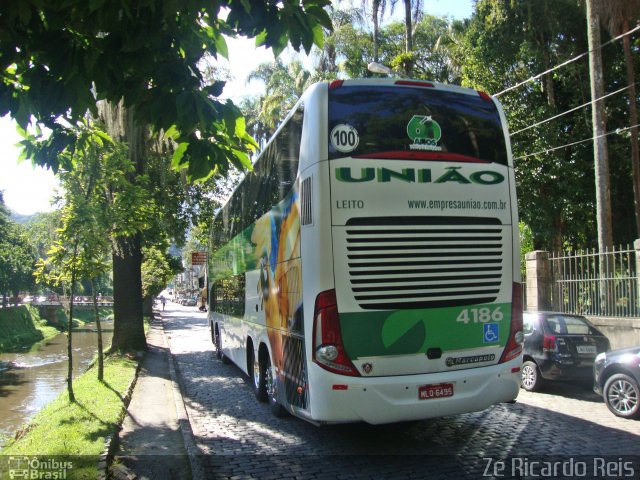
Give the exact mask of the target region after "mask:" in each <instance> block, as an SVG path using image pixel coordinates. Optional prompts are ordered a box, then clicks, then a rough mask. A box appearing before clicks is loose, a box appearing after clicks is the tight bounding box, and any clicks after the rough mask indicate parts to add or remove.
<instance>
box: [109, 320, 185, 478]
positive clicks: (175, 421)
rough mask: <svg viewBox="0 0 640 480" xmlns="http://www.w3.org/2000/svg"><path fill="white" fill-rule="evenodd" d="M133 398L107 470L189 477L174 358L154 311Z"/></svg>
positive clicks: (131, 474)
mask: <svg viewBox="0 0 640 480" xmlns="http://www.w3.org/2000/svg"><path fill="white" fill-rule="evenodd" d="M154 314H155V316H156V318H154V319H153V320H152V321H151V326H150V329H149V332H148V333H147V344H148V346H149V351H148V352H147V354H146V355H145V356H144V359H143V361H142V365H141V368H140V372H139V375H138V380H137V382H136V386H135V388H134V390H133V396H132V398H131V403H130V404H129V408H128V411H127V414H126V416H125V418H124V421H123V424H122V430H121V431H120V434H119V439H118V442H119V448H118V450H117V452H116V455H115V458H114V461H113V462H112V466H111V468H110V475H111V478H115V479H118V480H133V479H148V480H164V479H180V480H182V479H190V478H192V474H191V467H190V460H189V456H188V454H187V449H186V448H185V440H184V436H183V435H184V434H183V431H182V430H181V422H186V423H187V424H188V419H187V417H186V412H185V409H184V404H183V403H182V396H181V394H180V389H179V387H178V385H177V384H176V375H175V371H174V368H173V360H172V359H171V357H170V350H169V347H168V344H167V340H166V337H165V333H164V329H163V325H162V319H161V318H160V317H161V316H162V315H163V312H161V311H160V312H159V311H155V312H154Z"/></svg>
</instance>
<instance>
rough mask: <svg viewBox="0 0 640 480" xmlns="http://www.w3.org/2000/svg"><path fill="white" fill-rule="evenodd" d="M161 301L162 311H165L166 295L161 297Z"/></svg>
mask: <svg viewBox="0 0 640 480" xmlns="http://www.w3.org/2000/svg"><path fill="white" fill-rule="evenodd" d="M160 301H161V302H162V310H163V311H164V304H165V303H167V299H166V298H164V295H162V296H160Z"/></svg>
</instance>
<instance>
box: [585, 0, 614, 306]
mask: <svg viewBox="0 0 640 480" xmlns="http://www.w3.org/2000/svg"><path fill="white" fill-rule="evenodd" d="M593 2H594V0H587V36H588V39H589V76H590V78H591V100H592V102H593V103H592V104H591V119H592V124H593V137H594V140H593V147H594V148H593V154H594V170H595V182H596V221H597V226H598V248H599V250H600V253H601V255H600V256H599V258H600V262H599V263H600V265H599V266H600V278H601V281H600V306H601V313H603V314H606V313H607V312H606V305H607V304H608V302H607V300H608V299H607V290H608V289H607V288H606V280H604V279H606V278H609V272H610V270H611V268H610V264H609V263H610V262H609V255H602V254H603V253H604V252H607V251H611V248H612V246H613V233H612V226H611V185H610V179H609V157H608V152H607V137H605V136H604V135H605V133H606V119H605V108H604V100H599V101H597V102H596V101H595V100H596V99H597V98H600V97H602V96H604V85H603V83H604V82H603V73H602V52H601V50H600V21H599V17H598V14H597V11H596V10H595V8H594V5H593Z"/></svg>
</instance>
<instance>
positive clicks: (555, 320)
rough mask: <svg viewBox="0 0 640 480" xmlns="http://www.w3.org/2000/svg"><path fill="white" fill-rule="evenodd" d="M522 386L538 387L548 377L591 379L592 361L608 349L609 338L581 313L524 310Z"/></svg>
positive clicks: (557, 378)
mask: <svg viewBox="0 0 640 480" xmlns="http://www.w3.org/2000/svg"><path fill="white" fill-rule="evenodd" d="M523 323H524V334H525V336H524V360H523V364H522V388H524V389H525V390H528V391H530V392H532V391H535V390H538V389H539V388H540V385H542V383H543V382H544V381H545V380H582V381H585V382H588V381H590V379H591V377H592V375H593V362H594V360H595V358H596V356H597V355H598V354H599V353H602V352H606V351H607V350H609V348H610V346H609V339H608V338H607V337H605V336H604V335H603V334H602V332H600V331H599V330H598V329H597V328H596V327H594V326H593V325H592V324H591V323H590V322H589V321H588V320H587V319H586V318H584V317H583V316H582V315H571V314H566V313H557V312H524V315H523Z"/></svg>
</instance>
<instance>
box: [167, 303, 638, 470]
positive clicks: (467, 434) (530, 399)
mask: <svg viewBox="0 0 640 480" xmlns="http://www.w3.org/2000/svg"><path fill="white" fill-rule="evenodd" d="M164 318H165V331H166V334H167V337H168V341H169V345H170V349H171V353H172V355H173V356H174V359H175V361H176V364H177V369H178V375H179V377H180V382H181V388H182V390H183V395H184V401H185V404H186V406H187V411H188V414H189V419H190V422H191V428H192V430H193V434H194V437H195V442H196V444H197V446H198V448H199V450H200V451H201V452H202V454H203V455H202V456H201V457H200V459H201V461H202V463H203V467H204V470H205V471H206V475H207V477H208V478H260V479H269V478H273V479H276V478H278V479H281V478H327V479H329V478H345V479H346V478H371V479H374V478H375V479H380V478H427V477H428V478H430V479H440V478H482V477H483V475H484V476H489V477H490V476H493V477H496V478H500V477H505V478H510V477H511V478H513V475H512V474H513V471H512V463H508V464H506V462H513V459H514V458H515V459H516V461H517V462H518V463H517V466H518V467H519V469H516V472H515V473H516V475H515V477H516V478H517V477H518V476H519V477H521V478H534V477H536V476H539V475H538V473H539V472H538V471H537V470H536V469H535V468H533V467H535V465H533V467H532V468H531V469H530V470H526V469H527V468H529V466H530V465H529V464H528V462H534V461H542V460H544V461H547V460H549V461H550V460H553V459H557V460H558V461H560V462H562V463H561V466H562V467H567V468H569V467H571V468H574V471H573V474H574V475H575V478H640V459H639V457H638V456H637V455H638V451H639V450H638V448H639V447H638V446H639V445H640V422H638V421H630V420H622V419H619V418H617V417H615V416H613V415H612V414H611V413H610V412H609V411H608V410H607V408H606V406H605V405H604V403H603V402H602V401H601V400H600V398H599V397H598V396H596V395H595V394H594V393H593V392H591V391H590V390H589V389H588V388H587V387H584V386H580V385H571V386H555V385H553V386H549V387H548V388H547V389H545V391H544V393H527V392H525V391H521V394H520V396H519V397H518V401H517V403H515V404H504V405H497V406H494V407H492V408H489V409H487V410H485V411H483V412H477V413H470V414H465V415H459V416H456V417H445V418H440V419H432V420H426V421H421V422H411V423H407V424H394V425H383V426H371V425H366V424H355V425H337V426H322V427H316V426H314V425H311V424H309V423H307V422H305V421H303V420H300V419H297V418H293V417H285V418H281V419H279V418H275V417H274V416H272V414H271V412H270V411H269V408H268V407H267V405H266V404H261V403H259V402H257V401H256V399H255V398H254V396H253V395H252V392H251V391H250V388H249V385H248V383H247V381H246V379H245V376H244V375H243V374H242V372H241V371H240V370H239V369H238V368H237V367H235V366H234V365H224V364H222V362H220V361H218V360H216V359H215V356H214V354H213V348H212V345H211V341H210V336H209V330H208V328H207V322H206V314H204V313H200V312H198V311H197V309H195V308H189V307H179V306H176V305H172V308H171V309H170V310H169V311H168V312H165V315H164ZM634 455H635V456H634ZM500 460H504V461H505V464H506V466H507V468H506V469H503V470H501V469H500V468H497V469H496V466H498V467H500V466H501V464H500V463H499V461H500ZM627 461H631V462H633V463H632V464H628V463H626V462H627ZM496 462H498V463H496ZM575 462H578V465H577V467H578V468H577V470H575V467H576V465H575ZM594 462H595V464H594ZM582 464H584V465H582ZM503 466H504V465H503ZM582 466H585V468H586V470H585V475H582V474H581V473H582V471H581V469H580V468H579V467H582ZM604 467H611V468H610V469H609V470H606V469H604ZM614 467H615V468H614ZM605 471H608V476H603V475H600V474H601V473H603V472H605ZM632 472H633V475H632V476H629V475H628V474H629V473H632ZM543 473H544V472H543ZM565 474H566V472H565ZM556 478H565V477H564V476H559V477H556Z"/></svg>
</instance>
